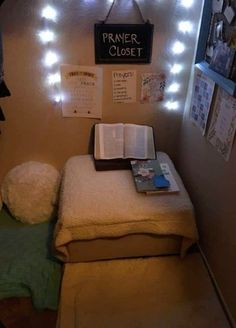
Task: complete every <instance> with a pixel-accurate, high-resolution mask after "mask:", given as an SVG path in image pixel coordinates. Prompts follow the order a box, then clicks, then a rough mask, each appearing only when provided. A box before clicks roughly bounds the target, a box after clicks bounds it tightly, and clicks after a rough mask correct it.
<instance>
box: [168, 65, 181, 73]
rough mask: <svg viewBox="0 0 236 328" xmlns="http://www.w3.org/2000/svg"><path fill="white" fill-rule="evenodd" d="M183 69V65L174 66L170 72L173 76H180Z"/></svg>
mask: <svg viewBox="0 0 236 328" xmlns="http://www.w3.org/2000/svg"><path fill="white" fill-rule="evenodd" d="M182 69H183V65H181V64H173V65H172V66H171V68H170V72H171V73H172V74H179V73H180V72H181V71H182Z"/></svg>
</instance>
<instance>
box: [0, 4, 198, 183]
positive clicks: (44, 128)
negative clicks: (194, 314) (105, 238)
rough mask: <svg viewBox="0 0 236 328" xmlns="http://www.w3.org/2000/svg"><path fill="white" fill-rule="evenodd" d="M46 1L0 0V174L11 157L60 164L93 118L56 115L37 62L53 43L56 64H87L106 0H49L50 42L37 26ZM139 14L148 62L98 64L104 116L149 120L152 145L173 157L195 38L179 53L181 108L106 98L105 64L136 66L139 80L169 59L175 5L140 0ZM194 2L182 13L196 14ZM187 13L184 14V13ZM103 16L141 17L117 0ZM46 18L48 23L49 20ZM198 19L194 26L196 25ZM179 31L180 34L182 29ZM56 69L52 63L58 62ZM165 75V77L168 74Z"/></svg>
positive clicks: (80, 150)
mask: <svg viewBox="0 0 236 328" xmlns="http://www.w3.org/2000/svg"><path fill="white" fill-rule="evenodd" d="M46 3H47V2H46V1H42V0H41V1H39V0H35V1H26V0H21V1H19V0H6V1H5V2H4V4H3V5H2V6H1V9H0V25H1V29H2V32H3V41H4V59H5V62H4V68H5V77H6V82H7V84H8V86H9V88H10V90H11V93H12V96H11V97H10V98H5V99H0V105H1V106H2V108H3V109H4V113H5V116H6V122H4V123H1V124H0V129H1V131H2V134H1V135H0V181H1V178H2V177H3V176H4V174H5V173H6V172H7V171H8V170H9V169H10V168H12V167H13V166H15V165H16V164H19V163H21V162H23V161H28V160H40V161H45V162H48V163H51V164H54V165H56V166H57V167H58V168H61V167H62V166H63V164H64V162H65V161H66V160H67V159H68V158H69V157H70V156H72V155H76V154H84V153H87V152H88V144H89V135H90V129H91V127H92V125H93V124H94V123H95V122H97V120H94V119H87V118H63V117H62V114H61V109H60V105H57V104H54V103H53V101H52V100H51V99H50V96H51V95H52V93H53V90H52V88H51V87H49V86H48V85H47V84H46V83H45V80H46V77H47V71H46V70H45V67H44V66H43V65H42V58H43V56H44V53H45V51H46V49H51V48H52V49H55V50H56V51H58V53H59V54H60V56H61V60H60V63H67V64H81V65H94V64H95V62H94V39H93V26H94V23H97V22H98V21H99V20H103V19H104V18H105V16H106V14H107V12H108V9H109V6H110V4H111V1H110V0H103V1H101V0H80V1H75V0H68V1H51V2H49V3H53V4H55V6H56V8H57V9H58V13H59V16H58V20H57V22H55V23H51V26H52V28H53V29H54V30H55V32H56V33H57V40H56V42H55V43H53V44H52V45H47V46H45V45H42V44H41V43H40V42H39V39H38V37H37V33H38V32H39V31H40V30H41V29H42V27H43V21H42V19H41V17H40V12H41V9H42V8H43V6H44V4H46ZM139 4H140V7H141V9H142V13H143V16H144V18H145V19H147V18H148V19H150V21H151V23H153V24H154V25H155V33H154V40H153V55H152V63H151V64H148V65H99V66H101V67H103V69H104V72H103V75H104V91H103V118H102V121H103V122H133V123H146V124H151V125H153V126H154V128H155V132H156V143H157V146H158V149H162V150H164V151H167V152H168V153H169V154H170V155H171V156H172V158H175V154H176V144H177V139H178V134H179V129H180V125H181V120H182V112H183V107H184V101H185V94H186V87H187V83H188V78H189V68H190V66H191V62H192V57H193V52H194V38H191V37H189V38H188V40H187V41H188V42H187V50H186V52H185V55H184V56H182V59H181V60H182V61H184V63H185V65H186V66H185V69H184V71H183V73H182V74H181V76H180V79H181V83H182V86H181V92H180V93H179V94H177V95H176V96H175V98H176V99H177V100H179V101H180V110H179V111H176V112H170V111H167V110H166V109H165V108H164V107H163V104H160V103H159V104H155V105H146V104H145V105H144V104H140V103H139V102H138V99H139V95H140V90H139V88H138V89H137V91H138V95H137V102H136V103H133V104H113V102H112V89H111V71H112V70H121V69H135V70H137V77H138V83H137V86H139V83H140V74H141V73H142V72H152V71H154V72H156V71H157V72H158V71H160V70H161V71H165V72H166V73H167V75H168V68H169V65H170V63H172V62H173V61H174V58H173V56H172V55H171V54H170V52H169V51H168V47H169V46H170V44H171V42H172V40H173V38H174V37H175V35H176V29H177V28H176V23H177V21H178V18H179V17H181V15H182V12H181V11H180V10H179V9H178V8H176V1H175V0H165V1H162V0H156V1H153V0H146V1H139ZM200 7H201V6H200V1H199V2H198V4H197V5H196V8H195V9H194V10H192V11H191V12H189V11H188V12H187V11H186V13H185V12H184V15H185V18H186V17H188V18H190V19H191V18H192V19H194V20H196V21H197V20H198V17H199V13H200ZM186 15H187V16H186ZM108 22H110V23H115V22H116V23H117V22H119V23H122V22H123V23H140V22H141V21H140V17H139V15H138V12H137V11H136V10H135V7H134V6H133V5H132V1H127V0H117V1H116V5H115V7H114V10H113V12H112V13H111V19H110V20H109V21H108ZM49 25H50V24H49ZM196 26H197V25H196ZM181 37H183V36H181ZM58 68H59V67H58ZM168 78H169V81H171V78H170V77H168Z"/></svg>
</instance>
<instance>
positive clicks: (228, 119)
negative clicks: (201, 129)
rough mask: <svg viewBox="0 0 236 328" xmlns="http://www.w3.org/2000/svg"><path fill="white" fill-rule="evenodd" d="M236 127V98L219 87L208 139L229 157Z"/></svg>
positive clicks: (226, 158)
mask: <svg viewBox="0 0 236 328" xmlns="http://www.w3.org/2000/svg"><path fill="white" fill-rule="evenodd" d="M235 129H236V99H235V98H234V97H232V96H230V95H229V94H228V93H227V92H225V91H224V90H223V89H219V91H218V93H217V98H216V104H215V108H214V112H213V116H212V119H211V124H210V127H209V131H208V136H207V139H208V140H209V142H210V143H211V144H212V145H213V146H214V147H215V148H216V150H217V151H218V152H219V153H220V154H221V155H222V156H223V157H224V158H225V160H226V161H227V160H228V159H229V156H230V153H231V149H232V145H233V140H234V135H235Z"/></svg>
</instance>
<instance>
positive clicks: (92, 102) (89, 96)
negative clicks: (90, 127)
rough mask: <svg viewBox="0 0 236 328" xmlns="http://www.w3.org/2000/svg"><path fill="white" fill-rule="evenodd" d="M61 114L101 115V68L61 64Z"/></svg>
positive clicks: (96, 116)
mask: <svg viewBox="0 0 236 328" xmlns="http://www.w3.org/2000/svg"><path fill="white" fill-rule="evenodd" d="M61 92H62V115H63V116H64V117H88V118H101V117H102V68H100V67H93V66H79V65H61Z"/></svg>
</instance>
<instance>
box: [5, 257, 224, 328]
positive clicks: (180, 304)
mask: <svg viewBox="0 0 236 328" xmlns="http://www.w3.org/2000/svg"><path fill="white" fill-rule="evenodd" d="M69 269H70V270H72V271H73V274H74V277H76V275H77V274H79V276H80V278H81V279H80V283H77V287H76V289H77V291H79V293H78V294H77V295H76V296H75V297H76V302H77V303H78V305H79V307H78V316H79V319H78V318H77V319H75V321H74V322H73V323H72V322H70V319H71V318H70V317H71V316H73V312H71V314H70V315H69V318H67V317H66V316H65V315H64V314H62V313H60V317H61V318H62V322H63V320H64V324H62V325H61V326H60V328H70V327H82V328H110V327H112V328H126V327H127V328H129V327H132V328H133V327H135V328H143V327H145V328H154V327H155V328H157V327H158V328H185V327H186V328H190V327H191V328H209V327H214V328H230V325H229V323H228V321H227V318H226V316H225V314H224V312H223V310H222V307H221V304H220V302H219V300H218V298H217V295H216V293H215V290H214V288H213V285H212V283H211V281H210V278H209V276H208V273H207V270H206V269H205V266H204V264H203V261H202V259H201V257H200V254H199V253H196V252H194V253H193V254H189V255H188V256H187V257H186V258H185V259H184V260H181V259H180V258H179V257H178V256H164V257H156V258H154V257H152V258H146V259H145V258H143V259H130V260H129V259H128V260H115V261H99V262H93V263H90V264H88V263H82V264H81V265H79V266H78V265H77V264H74V265H73V264H71V266H70V267H69ZM64 286H65V288H66V292H68V291H69V294H68V295H70V296H69V297H67V295H66V294H65V293H64V292H63V293H64V295H63V296H64V301H65V297H66V302H67V306H68V304H70V301H72V304H75V299H74V300H73V297H72V298H71V295H73V292H74V291H75V284H74V282H73V279H67V277H66V274H65V280H64ZM70 289H71V290H72V292H71V290H70ZM74 295H75V294H74ZM78 295H79V298H78ZM70 298H71V300H70ZM62 302H63V298H62ZM70 310H71V311H72V307H71V309H70ZM63 316H64V317H63ZM56 319H57V313H56V312H54V311H43V312H38V311H35V310H34V309H33V307H32V305H31V303H30V301H29V299H27V298H22V299H9V300H4V301H1V302H0V321H1V322H2V323H3V324H4V326H5V327H6V328H33V327H34V328H39V327H40V328H42V327H43V328H49V327H50V328H54V327H56ZM0 328H1V326H0Z"/></svg>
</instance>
